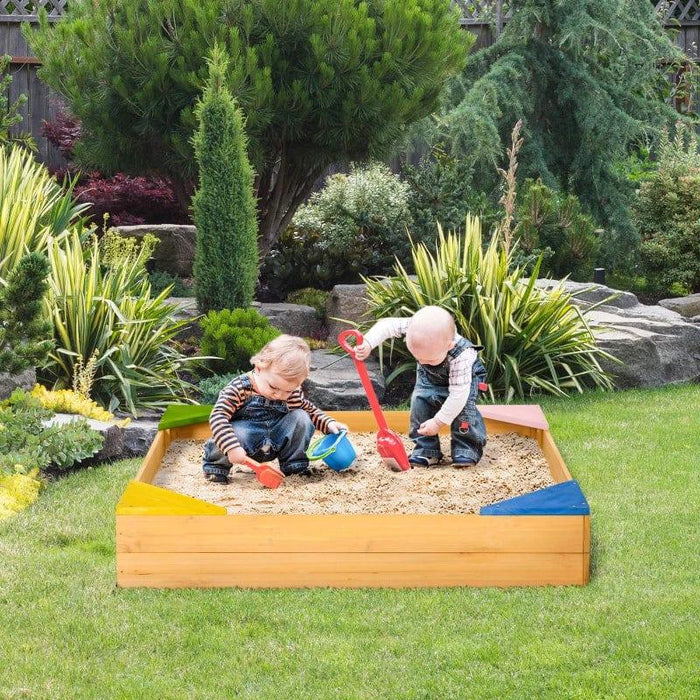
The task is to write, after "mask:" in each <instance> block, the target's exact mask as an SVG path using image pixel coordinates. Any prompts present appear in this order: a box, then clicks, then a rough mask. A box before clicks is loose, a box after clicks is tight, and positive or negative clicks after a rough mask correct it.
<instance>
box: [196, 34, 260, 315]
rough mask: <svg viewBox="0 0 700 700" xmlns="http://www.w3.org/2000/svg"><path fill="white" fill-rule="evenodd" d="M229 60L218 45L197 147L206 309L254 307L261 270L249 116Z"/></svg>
mask: <svg viewBox="0 0 700 700" xmlns="http://www.w3.org/2000/svg"><path fill="white" fill-rule="evenodd" d="M226 69H227V59H226V56H225V54H224V52H223V50H222V49H221V48H219V47H218V46H215V47H214V49H213V50H212V52H211V58H210V60H209V80H208V81H207V84H206V88H205V90H204V94H203V96H202V98H201V100H200V101H199V102H198V103H197V106H196V108H195V113H196V115H197V119H198V120H199V129H198V130H197V132H196V133H195V135H194V138H193V144H194V151H195V155H196V158H197V164H198V165H199V189H198V190H197V192H196V193H195V196H194V199H193V209H194V220H195V224H196V226H197V245H196V251H195V260H194V278H195V292H196V296H197V305H198V307H199V310H200V311H201V312H202V313H205V312H207V311H210V310H212V309H214V310H220V309H226V308H229V309H234V308H237V307H242V306H249V305H250V302H251V301H252V300H253V292H254V290H255V281H256V279H257V270H258V249H257V221H256V208H255V198H254V196H253V170H252V168H251V166H250V162H249V161H248V155H247V151H246V136H245V132H244V127H243V115H242V113H241V111H240V109H238V107H237V106H236V103H235V101H234V99H233V97H232V95H231V93H230V92H229V90H228V89H227V88H226V81H225V76H226Z"/></svg>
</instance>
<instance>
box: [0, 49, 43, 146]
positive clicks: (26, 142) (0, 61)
mask: <svg viewBox="0 0 700 700" xmlns="http://www.w3.org/2000/svg"><path fill="white" fill-rule="evenodd" d="M10 60H11V57H10V56H0V76H3V77H1V78H0V147H2V146H5V145H6V144H17V145H18V146H23V147H24V148H26V149H27V150H30V151H35V150H36V144H35V143H34V139H33V138H32V136H31V134H26V133H16V132H15V133H11V132H12V127H14V126H16V125H17V124H20V123H21V122H22V114H21V113H20V110H21V109H22V107H24V105H25V104H27V99H28V98H27V96H26V95H20V96H19V97H18V98H17V99H16V100H15V101H14V102H12V103H10V100H9V99H8V95H9V94H10V85H12V76H11V75H10V74H9V73H7V74H6V75H3V74H4V73H5V71H6V70H7V69H8V67H9V65H10Z"/></svg>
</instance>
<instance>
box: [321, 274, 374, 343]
mask: <svg viewBox="0 0 700 700" xmlns="http://www.w3.org/2000/svg"><path fill="white" fill-rule="evenodd" d="M368 309H369V305H368V303H367V285H366V284H336V285H335V287H333V289H332V290H331V293H330V294H329V296H328V302H327V303H326V318H327V319H328V340H329V341H330V342H332V343H337V342H338V333H340V331H342V330H345V329H346V328H353V327H354V325H357V324H360V323H363V322H365V321H367V311H368ZM340 319H342V320H340ZM348 321H349V323H348Z"/></svg>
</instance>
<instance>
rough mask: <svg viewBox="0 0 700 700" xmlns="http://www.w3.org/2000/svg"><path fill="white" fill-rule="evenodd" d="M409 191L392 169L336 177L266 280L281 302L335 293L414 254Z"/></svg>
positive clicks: (283, 246)
mask: <svg viewBox="0 0 700 700" xmlns="http://www.w3.org/2000/svg"><path fill="white" fill-rule="evenodd" d="M408 199H409V187H408V185H407V184H406V183H405V182H402V181H401V180H400V179H399V178H398V177H397V176H396V175H394V174H393V173H392V172H391V171H390V170H389V169H388V168H387V167H386V166H384V165H381V164H378V163H376V164H373V165H370V166H367V167H359V166H353V168H352V169H351V171H350V173H349V174H348V175H331V176H330V177H329V178H328V179H327V180H326V184H325V186H324V188H323V189H322V190H320V191H319V192H316V193H315V194H314V195H312V196H311V199H310V200H309V203H308V204H305V205H304V206H301V207H299V209H298V210H297V213H296V215H295V216H294V220H293V221H292V226H291V228H290V230H288V231H287V232H286V233H285V234H284V235H283V236H282V239H281V241H280V245H279V246H278V247H277V248H276V249H275V250H274V251H273V252H272V253H271V254H270V255H269V256H268V258H267V259H266V260H265V261H264V266H263V271H262V276H263V278H264V281H265V283H266V284H267V286H268V287H269V288H270V289H272V290H276V291H277V293H278V294H280V296H284V293H285V292H287V291H289V290H294V289H299V288H301V287H316V288H321V289H330V288H331V287H333V285H335V284H342V283H353V282H359V281H360V277H361V276H362V275H376V274H384V273H385V272H387V271H388V270H390V269H391V265H392V264H393V261H394V256H398V257H399V259H404V258H405V257H406V256H407V255H408V252H409V250H410V240H409V237H408V228H409V227H410V226H411V213H410V210H409V206H408Z"/></svg>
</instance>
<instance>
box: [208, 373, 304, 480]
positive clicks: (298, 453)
mask: <svg viewBox="0 0 700 700" xmlns="http://www.w3.org/2000/svg"><path fill="white" fill-rule="evenodd" d="M244 382H247V383H248V386H247V387H246V388H251V384H250V379H248V377H245V378H244ZM231 427H232V428H233V432H234V433H236V437H237V438H238V440H239V441H240V443H241V447H242V448H243V449H244V450H245V452H246V454H247V455H248V456H249V457H252V458H253V459H254V460H256V461H258V462H269V461H270V460H273V459H279V463H280V469H281V470H282V473H283V474H285V475H289V474H300V473H302V472H305V471H307V470H308V468H309V459H308V457H307V456H306V450H307V448H308V446H309V442H310V441H311V438H312V436H313V434H314V430H315V428H314V425H313V423H312V422H311V417H310V416H309V414H308V413H307V412H306V411H304V410H303V409H301V408H295V409H293V410H291V409H290V408H289V406H287V404H286V402H285V401H275V400H273V399H266V398H265V397H264V396H260V395H259V394H254V395H253V396H252V397H251V398H250V399H248V401H246V402H245V403H244V404H243V405H242V406H241V407H240V408H239V409H238V411H236V413H235V415H234V417H233V419H232V420H231ZM203 469H204V473H205V474H221V475H223V476H228V473H229V471H230V469H231V463H230V462H229V461H228V458H227V457H226V455H225V454H224V453H223V452H222V451H221V450H220V449H219V447H218V446H217V444H216V443H215V442H214V440H213V439H209V440H207V441H206V442H205V443H204V464H203Z"/></svg>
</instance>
